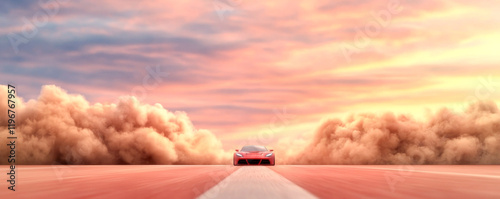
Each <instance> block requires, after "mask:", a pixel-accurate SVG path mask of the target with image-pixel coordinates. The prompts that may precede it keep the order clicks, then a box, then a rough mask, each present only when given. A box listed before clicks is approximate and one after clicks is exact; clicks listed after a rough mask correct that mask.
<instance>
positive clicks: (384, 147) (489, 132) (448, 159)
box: [277, 102, 500, 164]
mask: <svg viewBox="0 0 500 199" xmlns="http://www.w3.org/2000/svg"><path fill="white" fill-rule="evenodd" d="M287 143H292V144H291V145H290V144H287ZM279 146H281V149H278V150H277V151H280V152H282V153H283V154H284V155H285V156H286V157H285V158H284V159H283V160H282V162H283V163H286V164H500V112H499V109H498V107H497V105H496V104H495V103H494V102H479V103H476V104H472V105H470V106H469V108H468V109H467V110H465V111H464V112H463V113H456V112H453V111H451V110H449V109H441V110H440V111H438V112H437V113H435V114H429V115H428V116H427V120H426V121H419V120H416V119H412V117H410V116H405V115H399V116H397V115H394V114H392V113H386V114H383V115H375V114H369V113H367V114H358V115H351V116H350V117H348V118H347V119H346V120H340V119H331V120H327V121H325V122H323V123H322V125H321V126H320V127H319V128H318V129H317V131H316V132H315V134H314V136H313V138H311V139H310V140H307V141H304V140H295V141H293V142H290V140H284V141H282V142H281V143H280V144H279ZM288 147H289V148H292V149H294V150H297V149H298V150H299V152H293V151H291V150H290V149H287V148H288Z"/></svg>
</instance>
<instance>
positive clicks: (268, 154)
mask: <svg viewBox="0 0 500 199" xmlns="http://www.w3.org/2000/svg"><path fill="white" fill-rule="evenodd" d="M274 163H275V161H274V153H273V150H272V149H271V150H267V148H266V147H264V146H256V145H248V146H244V147H243V148H241V150H238V149H236V152H235V153H234V155H233V165H234V166H242V165H269V166H274Z"/></svg>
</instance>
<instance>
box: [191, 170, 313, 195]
mask: <svg viewBox="0 0 500 199" xmlns="http://www.w3.org/2000/svg"><path fill="white" fill-rule="evenodd" d="M198 198H199V199H212V198H223V199H224V198H228V199H233V198H241V199H245V198H286V199H288V198H301V199H309V198H311V199H312V198H317V197H316V196H314V195H312V194H311V193H309V192H308V191H306V190H304V189H303V188H301V187H299V186H298V185H296V184H294V183H292V182H290V181H289V180H287V179H286V178H285V177H283V176H281V175H279V174H277V173H276V172H274V171H272V170H271V169H269V168H267V167H262V166H248V167H241V168H240V169H238V170H237V171H235V172H234V173H232V174H231V175H230V176H228V177H226V178H225V179H224V180H222V181H221V182H219V184H217V185H215V186H214V187H212V188H211V189H209V190H208V191H206V192H205V193H203V194H202V195H201V196H199V197H198Z"/></svg>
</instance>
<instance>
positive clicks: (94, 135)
mask: <svg viewBox="0 0 500 199" xmlns="http://www.w3.org/2000/svg"><path fill="white" fill-rule="evenodd" d="M0 93H1V94H0V99H1V100H2V101H5V102H6V101H7V95H6V93H7V87H6V86H4V85H2V86H0ZM0 111H1V112H4V113H5V112H7V105H6V103H2V105H0ZM15 111H16V125H17V126H16V135H17V136H18V139H17V140H16V143H17V151H16V155H17V157H16V158H17V160H16V161H17V162H16V163H17V164H229V157H231V156H230V154H227V153H226V152H224V150H222V143H221V142H220V141H219V140H218V139H217V138H216V137H215V136H214V135H213V134H212V133H211V132H209V131H207V130H197V129H195V128H194V126H193V125H192V123H191V121H190V119H189V118H188V116H187V115H186V114H185V113H183V112H175V113H172V112H169V111H167V110H166V109H164V108H163V107H162V106H161V105H160V104H155V105H147V104H142V103H140V102H139V101H138V100H137V99H136V98H135V97H122V98H120V100H119V102H118V103H117V104H100V103H96V104H93V105H91V104H89V102H87V101H86V99H84V98H83V97H82V96H80V95H72V94H68V93H67V92H66V91H64V90H62V89H61V88H59V87H57V86H53V85H52V86H43V88H42V91H41V94H40V96H39V97H38V99H37V100H30V101H28V102H26V103H25V102H23V101H22V99H18V101H17V106H16V108H15ZM0 126H1V127H0V133H1V134H2V135H7V128H6V126H7V114H2V116H0ZM0 140H1V142H2V143H7V140H6V136H2V137H1V138H0ZM8 153H9V151H8V150H6V145H3V146H2V150H1V151H0V155H1V156H3V157H7V156H8ZM0 163H2V164H7V158H5V159H1V160H0Z"/></svg>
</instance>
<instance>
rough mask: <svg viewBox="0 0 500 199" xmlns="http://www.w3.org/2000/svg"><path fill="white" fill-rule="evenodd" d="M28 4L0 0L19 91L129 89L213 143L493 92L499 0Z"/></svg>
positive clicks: (457, 103)
mask: <svg viewBox="0 0 500 199" xmlns="http://www.w3.org/2000/svg"><path fill="white" fill-rule="evenodd" d="M41 2H42V4H39V2H38V1H27V0H22V1H19V0H12V1H4V2H2V5H1V6H0V16H1V17H0V27H1V28H0V35H1V37H0V52H1V53H0V59H1V62H0V79H1V82H2V84H7V83H11V84H14V85H16V87H17V89H18V95H19V96H21V97H23V98H24V99H25V101H27V100H29V99H36V98H37V97H38V95H39V94H40V89H41V87H42V86H43V85H52V84H53V85H56V86H58V87H61V88H63V89H64V90H66V91H68V92H69V93H71V94H81V95H82V96H84V97H85V98H86V99H87V100H88V101H90V102H91V103H97V102H99V103H114V102H115V101H117V99H118V97H120V96H124V95H134V96H136V97H137V98H138V99H140V100H141V101H142V102H143V103H147V104H154V103H160V104H161V105H162V106H163V107H165V108H166V109H167V110H169V111H183V112H186V113H187V115H188V116H189V118H190V119H191V121H192V122H193V124H194V126H195V127H196V128H199V129H208V130H210V131H211V132H212V133H214V134H215V135H216V136H217V138H219V139H220V140H221V141H222V143H223V144H224V148H226V149H228V148H234V147H237V146H239V144H240V143H241V142H244V140H249V139H253V138H255V136H258V135H259V133H261V132H272V133H271V136H270V137H268V138H269V139H268V142H269V143H264V144H269V145H272V143H273V141H275V140H276V139H275V138H280V137H283V136H298V137H300V136H306V135H308V134H310V133H312V132H313V131H314V130H315V129H316V128H317V127H318V125H319V124H320V122H321V121H322V120H324V119H326V118H332V117H340V118H344V117H346V116H348V115H349V114H351V113H361V112H374V113H382V112H385V111H392V112H395V113H408V114H412V115H414V116H415V117H416V118H417V119H418V118H419V117H421V116H423V115H425V114H426V111H430V112H434V111H436V110H437V109H439V108H441V107H450V108H452V109H454V110H457V111H460V110H462V109H463V107H464V106H465V105H466V104H468V103H469V102H470V101H474V100H494V101H496V102H499V100H498V99H499V98H498V97H500V56H499V50H498V49H499V46H500V1H491V0H490V1H487V0H477V1H466V0H441V1H431V0H400V1H398V0H394V1H391V0H376V1H374V0H350V1H347V0H345V1H317V0H314V1H313V0H309V1H289V0H286V1H285V0H273V1H249V0H226V1H224V0H183V1H144V2H139V1H130V2H128V3H126V4H124V3H122V2H123V1H118V0H101V1H96V2H94V3H91V2H90V1H62V0H61V1H55V0H53V1H41ZM43 2H48V3H45V4H44V3H43ZM30 24H31V25H30ZM32 24H35V25H32ZM33 27H36V28H35V29H34V28H33ZM33 30H36V31H33ZM266 136H269V134H266Z"/></svg>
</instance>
